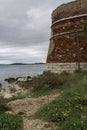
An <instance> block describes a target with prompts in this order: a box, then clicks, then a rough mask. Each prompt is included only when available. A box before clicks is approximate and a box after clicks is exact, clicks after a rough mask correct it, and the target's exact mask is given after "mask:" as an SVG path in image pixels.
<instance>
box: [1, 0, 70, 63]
mask: <svg viewBox="0 0 87 130" xmlns="http://www.w3.org/2000/svg"><path fill="white" fill-rule="evenodd" d="M69 1H72V0H0V64H2V63H6V64H8V63H14V62H22V63H34V62H45V61H46V57H47V51H48V47H49V38H50V26H51V13H52V11H53V10H54V9H55V8H56V7H57V6H59V5H60V4H63V3H66V2H69Z"/></svg>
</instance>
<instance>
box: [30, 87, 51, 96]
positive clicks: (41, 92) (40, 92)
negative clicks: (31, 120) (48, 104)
mask: <svg viewBox="0 0 87 130" xmlns="http://www.w3.org/2000/svg"><path fill="white" fill-rule="evenodd" d="M51 93H52V89H50V88H41V89H40V90H38V91H36V92H32V93H31V97H32V98H38V97H40V96H45V95H50V94H51Z"/></svg>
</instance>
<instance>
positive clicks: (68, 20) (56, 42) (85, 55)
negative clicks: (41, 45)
mask: <svg viewBox="0 0 87 130" xmlns="http://www.w3.org/2000/svg"><path fill="white" fill-rule="evenodd" d="M85 24H87V0H77V1H73V2H70V3H68V4H63V5H61V6H59V7H58V8H56V9H55V10H54V11H53V13H52V26H51V38H50V46H49V51H48V56H47V62H46V66H45V71H48V70H50V71H51V72H54V73H61V72H63V71H66V72H70V73H72V72H74V71H75V70H80V69H81V70H87V38H86V37H85V36H84V27H85Z"/></svg>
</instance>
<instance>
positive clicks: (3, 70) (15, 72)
mask: <svg viewBox="0 0 87 130" xmlns="http://www.w3.org/2000/svg"><path fill="white" fill-rule="evenodd" d="M44 67H45V64H29V65H0V83H1V84H2V86H3V87H6V85H7V83H6V82H5V79H7V78H10V77H13V78H17V77H26V76H36V75H39V74H42V73H43V71H44Z"/></svg>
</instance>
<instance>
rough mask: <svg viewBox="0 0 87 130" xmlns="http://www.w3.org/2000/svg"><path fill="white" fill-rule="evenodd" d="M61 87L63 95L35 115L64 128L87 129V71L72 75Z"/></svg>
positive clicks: (70, 129) (72, 129) (65, 129)
mask: <svg viewBox="0 0 87 130" xmlns="http://www.w3.org/2000/svg"><path fill="white" fill-rule="evenodd" d="M60 89H61V90H62V91H63V92H62V94H61V96H60V97H58V98H57V99H55V100H54V101H53V102H51V103H49V104H47V105H44V106H42V108H40V109H39V110H38V112H36V114H35V117H36V118H40V119H43V120H46V121H49V122H54V123H55V124H56V125H58V126H61V128H62V130H87V72H81V73H77V74H72V75H70V77H69V80H68V82H66V84H64V85H62V86H61V87H60Z"/></svg>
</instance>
